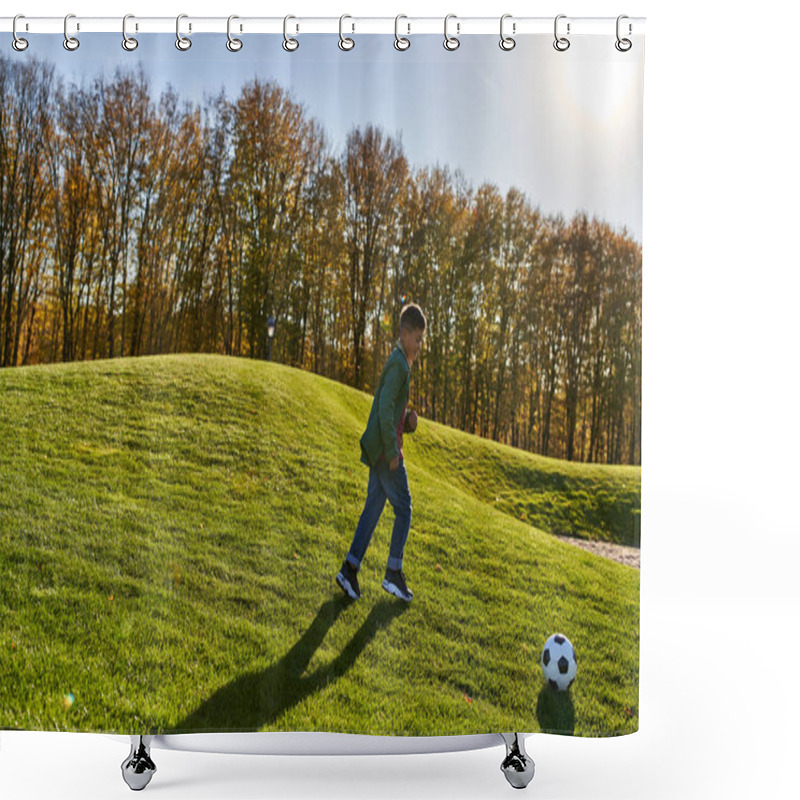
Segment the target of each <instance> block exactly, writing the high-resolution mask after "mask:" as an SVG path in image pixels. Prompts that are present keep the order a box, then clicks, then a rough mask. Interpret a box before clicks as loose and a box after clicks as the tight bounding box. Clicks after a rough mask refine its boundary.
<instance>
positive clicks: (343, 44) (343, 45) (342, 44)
mask: <svg viewBox="0 0 800 800" xmlns="http://www.w3.org/2000/svg"><path fill="white" fill-rule="evenodd" d="M346 19H353V18H352V17H351V16H350V15H349V14H342V16H341V17H339V48H340V49H341V50H352V49H353V48H354V47H355V46H356V43H355V42H354V41H353V40H352V39H350V38H349V37H347V36H345V35H344V34H343V33H342V23H343V22H344V21H345V20H346ZM353 29H354V30H355V26H353Z"/></svg>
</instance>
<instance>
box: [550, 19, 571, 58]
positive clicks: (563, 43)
mask: <svg viewBox="0 0 800 800" xmlns="http://www.w3.org/2000/svg"><path fill="white" fill-rule="evenodd" d="M566 18H567V15H566V14H559V15H558V16H557V17H556V21H555V25H554V31H555V37H556V40H555V41H554V42H553V47H555V49H556V50H558V52H559V53H563V52H564V51H565V50H569V44H570V42H569V39H567V38H566V37H564V36H559V35H558V21H559V20H560V19H566ZM567 35H569V22H568V23H567Z"/></svg>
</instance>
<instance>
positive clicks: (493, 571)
mask: <svg viewBox="0 0 800 800" xmlns="http://www.w3.org/2000/svg"><path fill="white" fill-rule="evenodd" d="M450 23H451V24H450V27H449V28H447V27H446V28H445V31H447V33H446V34H445V35H442V34H441V33H440V34H438V35H434V34H428V33H426V34H417V35H414V34H413V32H412V35H410V36H408V35H407V29H406V28H405V27H404V26H403V24H402V21H401V20H400V21H399V27H398V31H399V33H398V34H397V35H395V36H392V35H391V34H370V33H358V32H355V33H354V32H353V31H352V30H351V28H350V27H348V26H347V25H346V23H345V25H344V27H343V28H342V27H340V31H342V32H340V33H324V34H305V35H304V34H302V33H301V34H299V35H298V34H297V30H296V28H293V27H292V22H291V20H287V27H286V29H285V31H286V32H285V33H284V34H276V33H269V34H247V35H241V34H239V39H238V40H237V39H236V36H230V37H226V36H225V34H224V33H223V34H220V33H216V34H211V33H194V34H192V35H191V38H189V36H188V35H187V34H188V31H186V30H184V33H183V35H181V34H180V33H179V35H178V37H177V38H176V36H175V35H174V34H166V33H149V34H146V35H141V34H140V35H139V36H138V41H137V44H136V45H133V44H132V43H130V42H129V43H128V44H127V46H123V47H121V46H120V45H121V42H123V41H125V40H123V39H122V37H121V36H120V35H119V34H115V33H108V32H106V33H87V34H77V35H75V36H74V37H73V39H76V40H78V41H79V46H75V45H71V44H70V41H73V39H71V38H70V37H69V36H68V37H67V38H65V37H64V36H63V35H60V34H37V35H29V36H28V39H29V44H28V46H27V47H24V48H21V49H17V48H16V47H15V48H12V47H11V46H9V45H6V46H4V49H3V52H2V54H0V94H1V95H2V97H3V103H2V106H0V122H1V123H2V125H1V127H0V365H2V368H0V615H1V617H0V618H1V619H2V624H1V625H0V728H6V729H18V730H42V731H44V730H47V731H56V730H59V731H82V732H115V733H123V734H129V733H140V732H151V733H193V732H226V731H239V732H243V731H327V732H340V733H358V734H375V735H403V736H408V735H415V736H433V735H438V736H442V735H457V734H475V733H485V732H494V731H529V732H536V731H542V732H548V733H560V734H568V735H581V736H609V735H619V734H626V733H630V732H633V731H635V730H637V728H638V670H639V547H640V506H641V503H640V497H641V491H640V485H641V437H640V431H641V353H642V350H641V324H642V318H641V290H642V224H641V223H642V213H641V212H642V210H641V198H642V168H641V164H642V161H641V159H642V91H643V47H644V45H643V37H641V36H634V37H632V43H631V41H630V40H629V39H623V40H620V38H619V36H618V35H617V36H615V31H614V28H613V24H612V26H611V28H610V30H609V31H608V32H607V33H606V34H604V35H592V36H571V34H569V33H567V30H566V27H565V26H562V27H561V28H559V23H558V20H556V24H555V34H556V35H555V36H554V35H552V34H551V35H544V34H537V35H528V36H525V37H523V36H518V37H517V39H516V40H515V39H513V38H511V32H512V25H511V21H509V22H508V25H507V26H506V28H505V29H503V28H501V30H505V34H504V35H503V36H502V37H501V36H498V35H497V34H491V35H490V34H475V35H470V36H462V37H461V38H459V34H458V32H457V31H458V28H457V21H456V20H451V21H450ZM341 24H342V23H340V25H341ZM132 30H133V29H132V28H131V29H129V30H128V34H127V36H131V37H132V36H133V33H132ZM179 30H180V26H179ZM234 30H236V29H235V28H234ZM618 30H619V28H618ZM73 33H75V32H74V31H73ZM401 34H402V35H401ZM570 36H571V38H570ZM185 41H189V42H190V45H186V44H185V43H184V42H185ZM237 41H239V42H240V44H237ZM406 41H407V42H408V44H405V42H406ZM294 42H296V43H297V44H294ZM65 43H66V44H67V46H65ZM226 44H228V45H229V46H226ZM443 45H444V46H443ZM408 309H415V310H414V311H412V312H409V311H408ZM401 314H402V315H403V317H402V318H403V324H402V325H401ZM412 318H413V319H412ZM409 320H412V321H411V322H409ZM415 320H416V321H415ZM420 320H421V321H420ZM414 337H416V340H414ZM373 415H374V418H375V421H374V422H373V419H372V418H373ZM370 431H371V433H370ZM370 436H372V437H373V439H374V441H376V442H377V443H378V445H377V450H376V451H375V452H374V453H372V454H370V453H367V450H368V449H369V448H365V446H364V442H365V441H366V440H368V439H369V437H370ZM381 512H382V513H381ZM359 535H361V536H362V540H361V541H362V545H363V547H362V549H361V550H358V548H357V547H356V539H357V538H358V536H359ZM364 540H366V544H365V545H364V544H363V543H364ZM355 551H358V557H352V556H353V553H354V552H355ZM349 557H350V558H349ZM348 558H349V560H348ZM348 564H349V570H348V567H347V565H348ZM342 575H344V578H342V577H341V576H342ZM353 575H355V580H353V579H352V576H353ZM348 576H351V579H350V580H348ZM399 581H402V586H401V585H399V583H398V582H399ZM345 584H346V585H345ZM356 584H357V592H354V591H348V587H349V588H350V590H353V589H354V588H355V586H356ZM387 585H388V588H387ZM393 589H396V590H397V591H393ZM354 594H355V597H354V596H353V595H354Z"/></svg>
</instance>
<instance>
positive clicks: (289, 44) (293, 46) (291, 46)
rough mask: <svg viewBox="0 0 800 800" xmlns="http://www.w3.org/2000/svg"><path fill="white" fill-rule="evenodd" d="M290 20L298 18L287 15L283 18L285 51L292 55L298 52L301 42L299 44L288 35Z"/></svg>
mask: <svg viewBox="0 0 800 800" xmlns="http://www.w3.org/2000/svg"><path fill="white" fill-rule="evenodd" d="M290 19H297V17H294V16H292V15H291V14H287V15H286V16H285V17H284V18H283V49H284V50H287V51H288V52H290V53H292V52H294V51H295V50H297V48H298V47H300V42H298V41H297V39H293V38H292V37H291V36H289V35H288V34H287V33H286V23H288V22H289V20H290Z"/></svg>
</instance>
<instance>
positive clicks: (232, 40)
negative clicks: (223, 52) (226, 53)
mask: <svg viewBox="0 0 800 800" xmlns="http://www.w3.org/2000/svg"><path fill="white" fill-rule="evenodd" d="M232 19H239V17H238V16H237V15H236V14H231V15H230V16H229V17H228V41H227V42H225V47H227V48H228V50H230V51H231V53H238V52H239V50H241V49H242V46H243V42H242V40H241V39H237V38H236V37H235V36H231V20H232Z"/></svg>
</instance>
